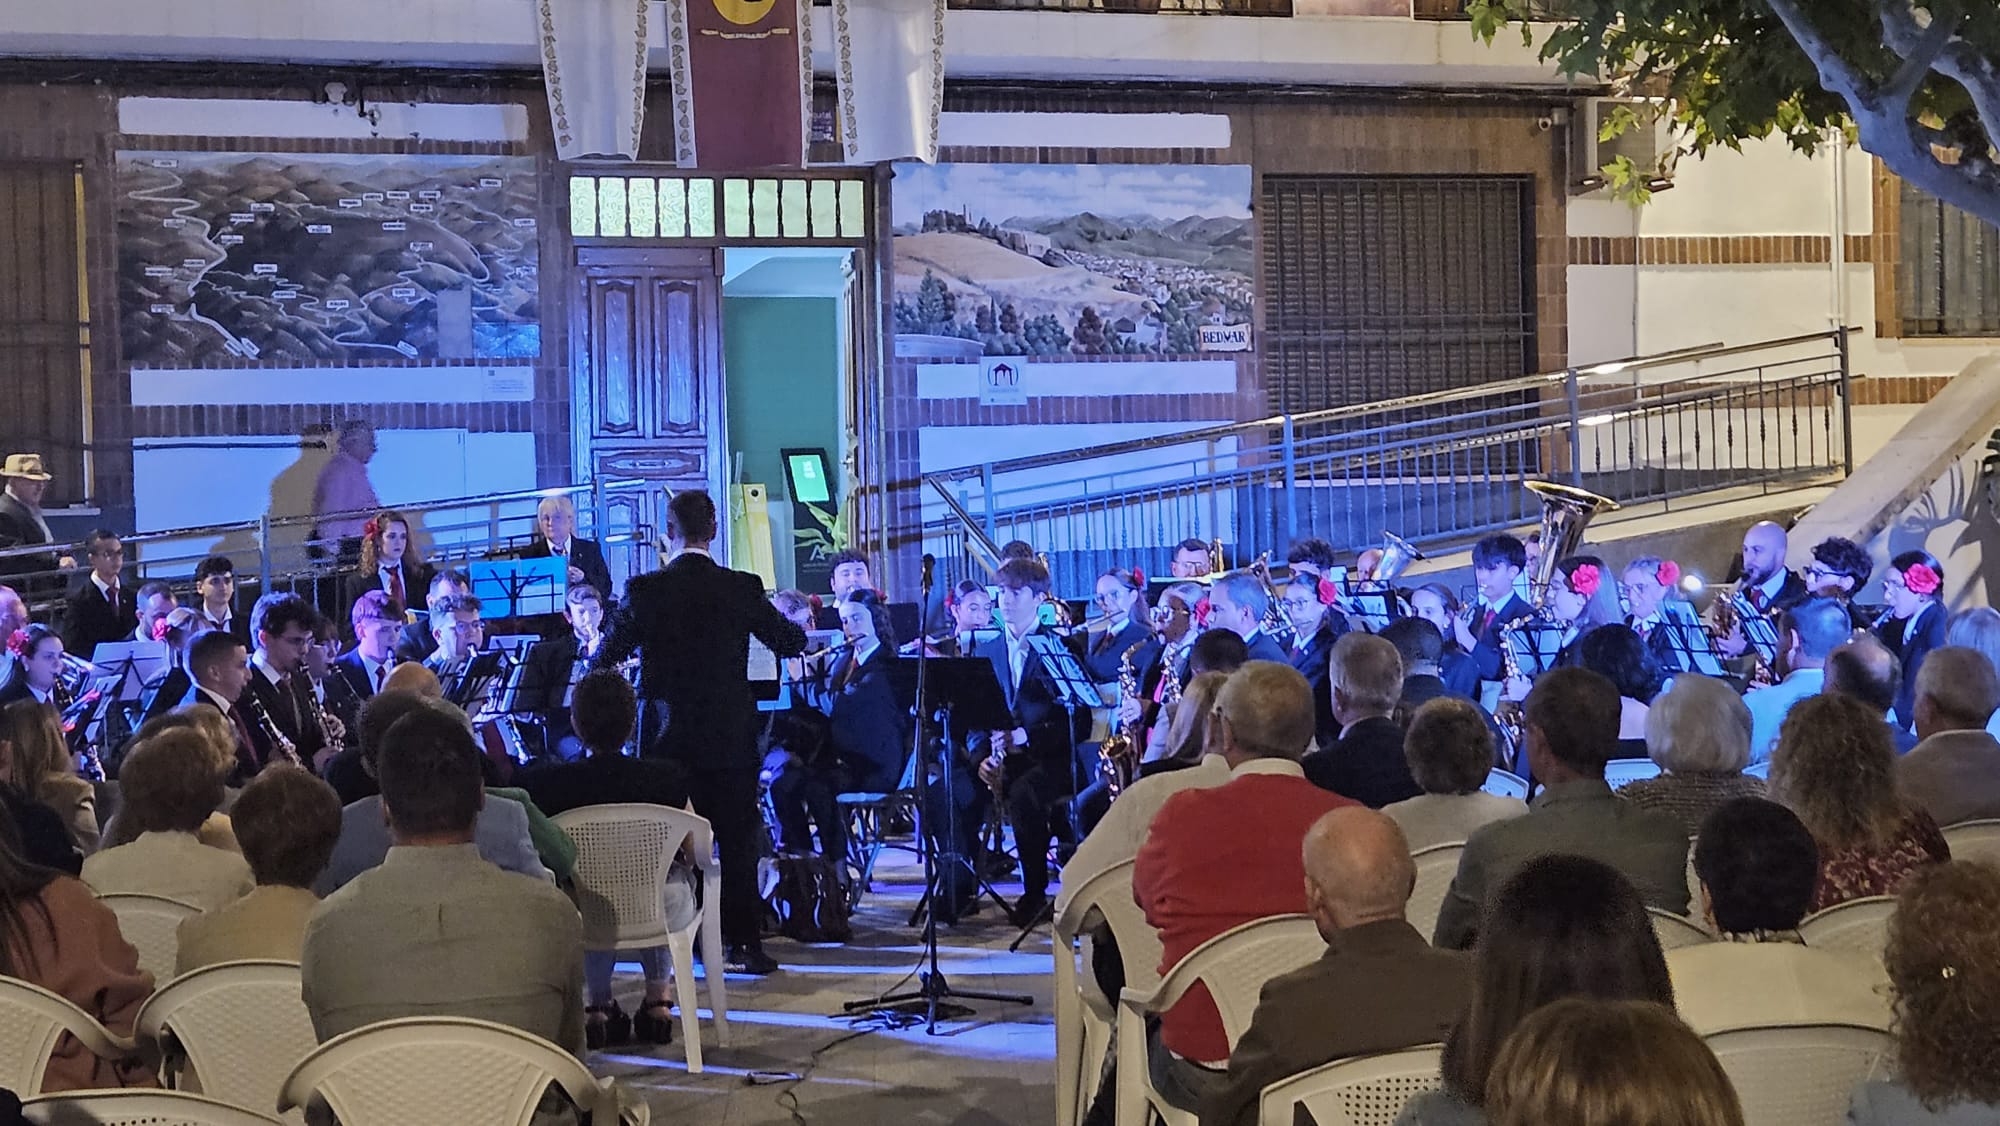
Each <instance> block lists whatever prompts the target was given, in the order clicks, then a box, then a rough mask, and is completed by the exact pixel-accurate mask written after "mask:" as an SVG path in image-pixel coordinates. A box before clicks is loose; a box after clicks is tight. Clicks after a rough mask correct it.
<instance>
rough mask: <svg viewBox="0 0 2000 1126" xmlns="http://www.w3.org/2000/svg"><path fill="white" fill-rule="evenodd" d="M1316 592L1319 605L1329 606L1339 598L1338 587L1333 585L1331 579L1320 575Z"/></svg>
mask: <svg viewBox="0 0 2000 1126" xmlns="http://www.w3.org/2000/svg"><path fill="white" fill-rule="evenodd" d="M1318 594H1319V604H1320V605H1322V606H1331V605H1333V604H1334V602H1335V601H1336V600H1337V599H1339V598H1340V588H1339V587H1337V586H1335V585H1333V580H1332V579H1329V578H1327V577H1326V576H1324V575H1322V576H1320V580H1319V589H1318Z"/></svg>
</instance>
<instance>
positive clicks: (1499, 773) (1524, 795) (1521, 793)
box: [1479, 766, 1528, 801]
mask: <svg viewBox="0 0 2000 1126" xmlns="http://www.w3.org/2000/svg"><path fill="white" fill-rule="evenodd" d="M1479 788H1480V789H1482V790H1484V791H1486V792H1487V793H1489V794H1498V795H1500V796H1501V797H1503V798H1520V799H1521V800H1522V801H1527V800H1528V780H1527V779H1526V778H1523V777H1521V776H1520V775H1518V774H1516V773H1514V772H1513V771H1511V770H1502V769H1500V768H1499V767H1497V766H1496V767H1494V768H1493V770H1492V771H1491V772H1490V773H1488V774H1487V775H1486V782H1485V784H1484V785H1482V786H1480V787H1479Z"/></svg>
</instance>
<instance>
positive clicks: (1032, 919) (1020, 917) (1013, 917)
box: [1007, 891, 1049, 930]
mask: <svg viewBox="0 0 2000 1126" xmlns="http://www.w3.org/2000/svg"><path fill="white" fill-rule="evenodd" d="M1048 911H1049V897H1048V894H1047V893H1046V892H1039V891H1036V892H1028V893H1026V894H1024V895H1022V896H1021V898H1020V899H1017V900H1015V901H1014V906H1013V908H1012V909H1011V910H1009V911H1008V912H1007V921H1008V922H1010V923H1012V924H1014V925H1015V926H1017V927H1020V928H1021V929H1023V930H1026V929H1027V928H1029V927H1032V926H1034V925H1035V924H1036V923H1039V922H1041V921H1042V917H1043V916H1044V915H1046V914H1048Z"/></svg>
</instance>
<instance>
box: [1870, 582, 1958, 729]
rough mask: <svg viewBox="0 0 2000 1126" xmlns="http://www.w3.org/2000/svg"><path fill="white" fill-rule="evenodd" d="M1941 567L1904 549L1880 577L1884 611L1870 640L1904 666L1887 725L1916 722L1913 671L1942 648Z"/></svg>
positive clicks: (1902, 725) (1942, 592)
mask: <svg viewBox="0 0 2000 1126" xmlns="http://www.w3.org/2000/svg"><path fill="white" fill-rule="evenodd" d="M1943 597H1944V564H1942V563H1939V562H1938V561H1937V557H1936V556H1934V555H1932V554H1931V553H1930V552H1928V551H1906V552H1904V553H1902V554H1901V555H1898V556H1896V557H1895V558H1894V559H1891V560H1889V569H1888V570H1887V571H1885V572H1883V575H1882V601H1883V602H1884V603H1886V604H1887V605H1888V612H1887V613H1885V614H1883V615H1882V617H1881V620H1879V621H1877V622H1876V623H1875V639H1876V640H1877V641H1880V642H1881V643H1882V644H1883V645H1884V646H1886V647H1887V648H1888V650H1889V652H1891V653H1894V654H1895V655H1896V656H1897V657H1898V658H1899V659H1900V660H1901V661H1902V662H1903V684H1902V687H1900V688H1898V689H1897V690H1896V710H1895V713H1894V714H1893V715H1892V716H1891V717H1890V720H1889V722H1891V723H1893V724H1895V725H1896V726H1897V727H1900V728H1903V729H1904V730H1908V729H1909V728H1910V725H1911V724H1913V723H1915V722H1916V691H1917V670H1918V669H1921V668H1922V667H1923V664H1924V658H1925V657H1926V656H1928V655H1929V654H1930V651H1931V650H1933V649H1936V648H1938V647H1939V646H1941V645H1943V644H1944V622H1945V609H1944V606H1943V604H1942V602H1941V599H1942V598H1943Z"/></svg>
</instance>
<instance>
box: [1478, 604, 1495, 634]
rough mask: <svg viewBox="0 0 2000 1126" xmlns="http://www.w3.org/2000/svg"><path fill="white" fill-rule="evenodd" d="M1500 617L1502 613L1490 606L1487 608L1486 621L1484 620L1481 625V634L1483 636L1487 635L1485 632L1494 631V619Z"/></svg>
mask: <svg viewBox="0 0 2000 1126" xmlns="http://www.w3.org/2000/svg"><path fill="white" fill-rule="evenodd" d="M1499 616H1500V611H1498V610H1495V609H1493V608H1492V607H1490V606H1489V607H1487V609H1486V620H1484V621H1482V622H1480V623H1479V632H1480V633H1482V634H1483V633H1485V632H1486V631H1487V630H1490V629H1492V628H1493V619H1495V618H1497V617H1499Z"/></svg>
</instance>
